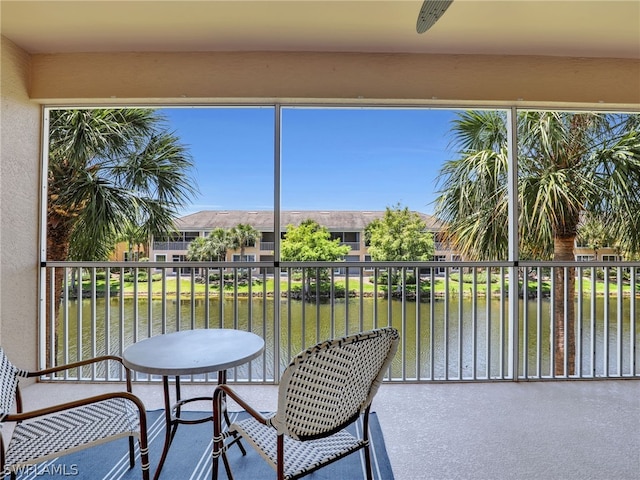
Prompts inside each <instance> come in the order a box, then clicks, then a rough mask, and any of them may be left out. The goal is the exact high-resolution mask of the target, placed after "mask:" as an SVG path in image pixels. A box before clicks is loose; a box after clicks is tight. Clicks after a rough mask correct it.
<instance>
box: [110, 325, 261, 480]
mask: <svg viewBox="0 0 640 480" xmlns="http://www.w3.org/2000/svg"><path fill="white" fill-rule="evenodd" d="M263 350H264V340H263V339H262V338H260V337H259V336H257V335H255V334H254V333H251V332H245V331H242V330H232V329H222V328H212V329H196V330H183V331H179V332H174V333H167V334H163V335H156V336H155V337H150V338H147V339H145V340H141V341H139V342H136V343H134V344H133V345H131V346H129V347H128V348H126V349H125V350H124V352H123V354H122V359H123V362H124V364H125V366H126V367H127V368H130V369H132V370H135V371H138V372H142V373H148V374H151V375H161V376H162V385H163V389H164V407H165V441H164V447H163V449H162V455H161V457H160V462H159V463H158V467H157V468H156V472H155V474H154V477H153V478H154V480H157V479H158V478H159V476H160V472H161V471H162V466H163V465H164V462H165V459H166V457H167V453H168V452H169V447H170V446H171V442H172V441H173V438H174V436H175V434H176V430H177V429H178V425H179V424H181V423H182V424H195V423H203V422H209V421H210V422H212V421H213V415H215V414H216V412H213V414H212V415H211V416H207V417H204V418H199V419H196V420H184V419H181V418H180V409H181V407H182V406H183V405H184V404H186V403H189V402H195V401H202V400H212V397H193V398H186V399H182V398H181V396H180V375H196V374H201V373H210V372H218V384H220V385H222V384H225V383H226V382H227V369H229V368H233V367H236V366H238V365H242V364H244V363H247V362H250V361H251V360H253V359H254V358H256V357H258V356H259V355H260V354H261V353H262V351H263ZM170 376H173V377H175V397H176V401H175V403H174V404H173V405H172V404H171V399H170V389H169V377H170ZM222 413H224V415H225V418H227V422H228V417H227V414H226V411H225V412H222ZM238 445H239V446H240V448H241V449H242V450H243V451H244V448H243V447H242V445H240V444H238Z"/></svg>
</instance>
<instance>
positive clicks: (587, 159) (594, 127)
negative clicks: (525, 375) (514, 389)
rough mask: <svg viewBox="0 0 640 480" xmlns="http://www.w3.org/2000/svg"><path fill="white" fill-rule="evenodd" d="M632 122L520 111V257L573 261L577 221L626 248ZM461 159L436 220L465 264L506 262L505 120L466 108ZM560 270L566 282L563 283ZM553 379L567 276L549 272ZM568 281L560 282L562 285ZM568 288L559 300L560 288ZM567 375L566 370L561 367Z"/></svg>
mask: <svg viewBox="0 0 640 480" xmlns="http://www.w3.org/2000/svg"><path fill="white" fill-rule="evenodd" d="M639 124H640V116H638V115H614V114H596V113H567V112H548V111H545V112H534V111H530V112H521V113H519V115H518V118H517V133H518V138H519V143H518V147H517V151H518V187H517V188H518V192H517V195H518V207H519V214H518V222H519V223H518V229H519V237H520V245H519V247H520V252H521V258H532V259H540V260H551V259H553V260H556V261H574V259H575V257H574V251H573V248H574V243H575V240H576V236H577V233H578V228H579V225H580V221H581V218H583V217H584V216H589V217H590V218H595V219H597V220H598V221H599V222H601V223H602V224H603V225H605V227H606V228H607V230H609V231H610V232H612V235H613V236H614V237H615V238H619V239H620V241H621V243H622V244H623V245H624V246H625V249H626V251H629V252H638V250H639V249H640V248H639V247H640V236H638V235H637V232H638V231H639V230H638V228H639V227H640V220H639V217H640V132H639V129H638V125H639ZM452 133H453V144H454V146H455V147H456V149H457V150H458V153H459V155H460V156H459V158H458V159H456V160H451V161H448V162H446V163H445V165H444V166H443V168H442V170H441V171H440V174H439V177H438V181H439V185H440V190H439V192H438V194H439V196H438V198H437V200H436V215H437V216H438V217H439V218H440V219H441V220H442V221H443V222H445V224H446V225H447V227H446V234H447V236H448V237H449V239H450V240H451V241H452V242H454V244H455V246H456V248H457V249H459V250H460V251H461V252H462V253H463V254H464V255H465V256H466V257H467V258H475V259H478V260H496V259H505V258H507V249H508V215H507V210H508V193H507V183H508V160H507V154H508V152H507V129H506V118H505V115H504V113H502V112H498V111H481V112H478V111H470V112H464V113H461V114H460V115H459V116H458V118H457V119H456V120H455V121H454V124H453V129H452ZM565 272H566V276H567V278H566V279H565ZM554 275H555V278H554V280H555V284H554V305H553V318H554V328H555V332H556V336H555V339H554V342H555V356H554V361H555V367H556V369H555V372H556V374H558V375H562V374H572V373H574V372H575V338H574V335H573V334H570V335H568V336H567V337H566V343H567V350H568V351H567V352H566V357H565V348H564V347H565V331H564V327H565V315H566V318H567V320H568V321H567V328H568V332H574V324H575V312H574V302H573V300H572V299H573V298H574V295H575V281H574V280H575V270H574V269H573V268H568V269H566V270H565V269H564V268H556V269H554ZM565 282H566V283H565ZM565 284H566V285H567V292H566V293H567V296H566V298H565V290H564V285H565ZM565 360H566V361H567V364H568V371H567V372H565V369H564V362H565Z"/></svg>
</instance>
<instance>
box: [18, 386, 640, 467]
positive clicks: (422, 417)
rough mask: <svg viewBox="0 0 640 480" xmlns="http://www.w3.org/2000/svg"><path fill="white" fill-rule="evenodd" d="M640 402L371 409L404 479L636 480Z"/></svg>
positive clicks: (429, 399) (263, 401) (442, 389)
mask: <svg viewBox="0 0 640 480" xmlns="http://www.w3.org/2000/svg"><path fill="white" fill-rule="evenodd" d="M114 387H115V386H114V384H104V383H103V384H95V383H82V384H77V383H73V384H71V383H67V382H56V383H48V382H43V383H39V384H35V385H31V386H29V387H27V388H26V389H24V391H23V393H24V398H25V400H26V403H27V405H26V406H27V407H28V408H30V407H34V408H35V407H38V406H44V405H45V404H47V403H48V402H56V401H66V400H70V399H74V398H78V397H82V396H86V395H91V394H97V393H102V392H104V391H107V390H109V389H113V388H114ZM213 388H214V385H213V384H211V385H183V394H184V395H185V396H196V394H197V396H200V395H210V394H211V392H212V391H213ZM235 388H236V389H238V390H239V391H240V393H241V394H242V395H243V396H245V397H246V398H247V399H248V400H249V401H250V402H251V403H252V404H253V405H255V406H257V407H258V408H259V409H260V410H262V411H273V410H274V409H275V408H276V396H277V395H276V394H277V387H276V386H274V385H237V384H236V385H235ZM133 391H134V393H136V394H137V395H138V396H140V397H141V399H142V400H143V402H144V403H145V406H146V407H147V409H150V410H151V409H160V408H163V399H162V386H161V384H160V383H159V382H157V383H153V384H149V383H136V384H134V386H133ZM638 398H640V382H637V381H628V380H606V381H600V382H577V381H572V382H499V383H487V382H481V383H429V384H426V383H422V384H406V383H403V384H400V383H393V384H391V383H386V384H383V385H382V386H381V388H380V390H379V392H378V395H377V396H376V397H375V399H374V401H373V407H372V410H373V411H375V412H376V413H377V415H378V418H379V420H380V425H381V427H382V431H383V435H384V439H385V444H386V447H387V451H388V454H389V458H390V461H391V465H392V468H393V471H394V476H395V479H396V480H424V479H449V478H450V479H453V478H455V479H467V480H485V479H516V478H517V479H521V480H525V479H541V478H545V479H547V478H548V479H551V478H558V479H559V478H562V479H566V480H583V479H586V478H590V479H613V478H615V479H621V480H622V479H629V480H630V479H632V478H637V474H638V468H639V466H640V465H639V462H640V460H639V458H638V452H639V451H640V435H638V432H639V431H640V416H639V415H638ZM188 408H190V409H192V410H205V409H210V408H211V407H210V405H209V404H208V402H207V403H202V404H198V403H196V404H193V405H190V406H189V407H188ZM230 409H232V410H234V409H236V410H237V408H236V406H235V405H233V404H231V405H230ZM181 428H189V426H183V427H181ZM152 468H154V466H152Z"/></svg>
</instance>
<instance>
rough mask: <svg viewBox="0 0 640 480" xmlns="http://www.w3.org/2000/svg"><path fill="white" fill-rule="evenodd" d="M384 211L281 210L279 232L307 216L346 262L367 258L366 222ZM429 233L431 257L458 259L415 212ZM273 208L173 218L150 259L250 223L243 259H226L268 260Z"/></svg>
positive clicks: (181, 253)
mask: <svg viewBox="0 0 640 480" xmlns="http://www.w3.org/2000/svg"><path fill="white" fill-rule="evenodd" d="M384 213H385V212H384V211H382V210H381V211H356V210H331V211H321V210H301V211H283V212H281V215H280V216H281V225H282V226H281V232H282V235H284V233H286V230H287V226H288V225H296V226H297V225H300V223H302V222H303V221H305V220H307V219H311V220H315V221H316V222H318V224H320V225H322V226H324V227H326V228H327V229H328V230H329V232H330V234H331V237H332V238H337V239H340V242H341V243H342V244H344V245H348V246H349V247H351V250H350V251H349V254H348V255H347V256H346V257H345V261H346V262H367V261H371V256H370V255H369V253H368V247H367V245H366V242H365V235H364V232H365V228H366V227H367V225H368V224H369V223H371V222H372V221H373V220H375V219H377V218H381V217H382V216H383V215H384ZM417 213H418V215H420V217H421V218H422V219H423V220H424V222H425V224H426V225H427V230H428V231H430V232H433V234H434V240H435V254H434V260H438V261H452V260H454V261H455V260H459V259H460V257H459V255H456V254H455V252H453V251H451V250H449V249H448V245H447V244H445V243H444V242H442V241H440V238H439V232H440V230H441V226H440V225H441V224H440V223H439V222H438V221H437V220H436V219H435V218H434V217H433V216H431V215H427V214H424V213H419V212H417ZM273 215H274V213H273V211H267V210H263V211H246V210H224V211H222V210H206V211H201V212H197V213H193V214H191V215H187V216H184V217H181V218H179V219H178V220H177V221H176V226H177V228H178V231H177V232H176V234H174V235H173V236H172V238H168V239H154V241H153V242H152V244H151V253H150V259H151V260H152V261H157V262H163V261H168V262H172V261H173V262H177V261H183V260H186V255H187V249H188V248H189V244H190V243H191V242H192V241H193V240H194V239H195V238H198V237H206V236H207V235H209V233H210V232H211V231H212V230H214V229H216V228H225V229H229V228H233V227H235V226H236V225H238V224H241V223H242V224H248V225H252V226H253V227H254V228H255V229H256V230H258V231H259V232H260V239H259V241H258V242H256V244H255V245H254V246H250V247H247V248H245V252H244V258H243V259H241V258H240V251H239V250H234V251H228V252H227V258H226V259H225V260H226V261H229V262H237V261H241V260H244V261H249V262H260V261H262V262H269V261H273V260H274V254H273V249H274V243H275V232H274V218H273Z"/></svg>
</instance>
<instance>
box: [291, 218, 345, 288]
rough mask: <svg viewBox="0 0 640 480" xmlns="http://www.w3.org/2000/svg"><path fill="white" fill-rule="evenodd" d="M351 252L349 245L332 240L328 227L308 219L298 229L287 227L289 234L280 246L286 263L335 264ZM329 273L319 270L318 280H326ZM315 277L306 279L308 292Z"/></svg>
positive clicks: (325, 270) (311, 274)
mask: <svg viewBox="0 0 640 480" xmlns="http://www.w3.org/2000/svg"><path fill="white" fill-rule="evenodd" d="M350 250H351V247H349V246H348V245H340V239H339V238H336V239H333V240H332V239H331V233H330V232H329V229H328V228H327V227H324V226H321V225H319V224H318V222H316V221H315V220H311V219H307V220H305V221H303V222H302V223H301V224H300V225H299V226H297V227H296V226H294V225H288V226H287V233H286V234H285V236H284V238H283V240H282V243H281V244H280V258H281V259H282V260H283V261H285V262H286V261H289V262H335V261H337V260H341V259H343V258H344V256H345V255H347V254H348V253H349V251H350ZM327 272H328V271H327V269H324V268H323V269H318V276H319V278H318V279H317V280H318V281H321V280H322V279H326V277H327V276H328V273H327ZM315 277H316V275H315V274H314V273H310V274H309V275H308V276H307V277H306V282H307V286H306V289H307V291H309V290H310V286H311V280H312V278H315Z"/></svg>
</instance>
